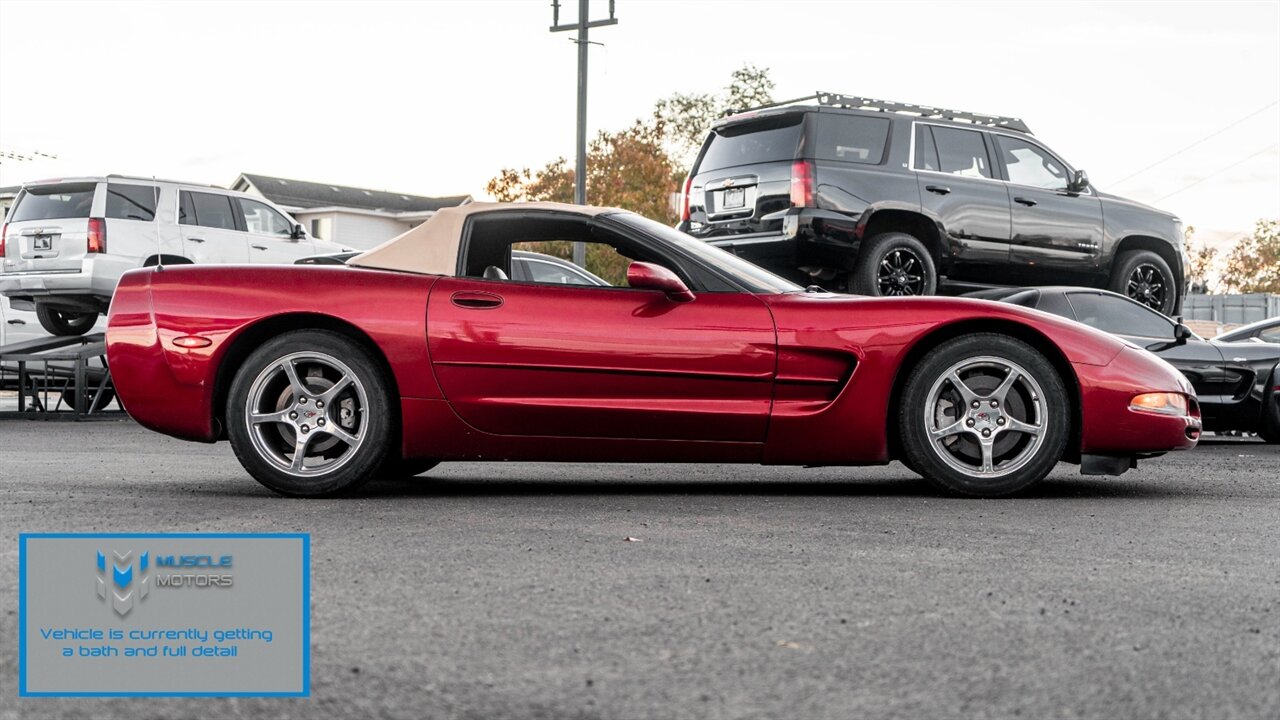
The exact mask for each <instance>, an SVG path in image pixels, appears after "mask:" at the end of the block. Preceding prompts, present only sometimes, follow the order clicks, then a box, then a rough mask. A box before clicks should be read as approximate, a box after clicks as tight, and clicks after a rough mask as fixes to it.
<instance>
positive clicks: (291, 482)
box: [227, 330, 398, 497]
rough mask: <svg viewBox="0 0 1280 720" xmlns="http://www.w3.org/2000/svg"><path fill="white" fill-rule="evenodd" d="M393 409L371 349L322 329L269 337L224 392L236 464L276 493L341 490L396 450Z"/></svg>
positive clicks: (360, 481) (370, 473) (357, 481)
mask: <svg viewBox="0 0 1280 720" xmlns="http://www.w3.org/2000/svg"><path fill="white" fill-rule="evenodd" d="M397 419H398V414H397V413H396V412H395V406H394V405H393V403H392V391H391V386H390V384H389V383H388V381H387V379H386V372H385V370H384V369H383V367H382V365H381V364H380V363H379V361H378V359H377V357H376V356H375V355H373V353H372V352H371V351H370V349H369V348H368V347H367V346H365V345H364V344H362V343H359V342H357V341H355V340H353V339H352V338H350V337H347V336H344V335H341V334H338V333H335V332H329V331H324V330H298V331H294V332H290V333H285V334H283V335H280V336H278V337H276V338H273V339H271V340H269V341H267V342H266V343H264V344H263V345H262V347H260V348H258V349H257V350H256V351H254V352H253V353H252V354H250V355H249V357H248V358H246V359H245V361H244V362H243V363H242V364H241V366H240V368H239V370H238V371H237V373H236V376H235V379H234V381H233V382H232V385H231V390H230V392H229V394H228V396H227V434H228V436H229V437H230V439H231V447H232V448H233V449H234V450H235V453H236V457H238V458H239V459H240V463H241V464H242V465H244V467H245V469H246V470H248V471H249V472H250V474H252V475H253V476H254V478H256V479H257V480H258V482H261V483H262V484H263V485H266V486H267V487H269V488H271V489H272V490H275V491H276V492H279V493H283V494H285V495H297V496H304V497H318V496H324V495H334V494H338V493H343V492H348V491H350V490H353V489H355V488H356V487H359V486H360V485H361V484H363V483H364V482H366V481H367V480H369V479H371V478H373V477H375V476H376V475H377V474H378V473H379V471H380V470H381V469H382V468H383V467H385V466H386V465H387V464H388V463H389V462H391V461H392V460H394V459H396V458H397V457H398V456H397V454H396V453H395V450H394V447H393V446H394V441H395V438H396V422H397Z"/></svg>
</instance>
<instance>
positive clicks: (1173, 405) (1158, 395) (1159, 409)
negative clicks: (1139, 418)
mask: <svg viewBox="0 0 1280 720" xmlns="http://www.w3.org/2000/svg"><path fill="white" fill-rule="evenodd" d="M1129 409H1130V410H1138V411H1141V412H1153V413H1159V414H1161V415H1179V416H1181V415H1186V414H1187V396H1186V395H1183V394H1181V393H1170V392H1154V393H1143V394H1141V395H1135V396H1134V398H1133V399H1132V400H1130V401H1129Z"/></svg>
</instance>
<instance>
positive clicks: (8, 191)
mask: <svg viewBox="0 0 1280 720" xmlns="http://www.w3.org/2000/svg"><path fill="white" fill-rule="evenodd" d="M21 189H22V186H21V185H7V186H5V187H0V197H3V196H5V195H17V194H18V191H19V190H21Z"/></svg>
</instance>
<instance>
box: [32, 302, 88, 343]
mask: <svg viewBox="0 0 1280 720" xmlns="http://www.w3.org/2000/svg"><path fill="white" fill-rule="evenodd" d="M36 317H37V318H39V319H40V327H42V328H44V329H45V330H46V331H48V332H49V334H50V335H59V336H62V337H74V336H76V335H83V334H85V333H87V332H89V331H90V330H92V329H93V326H94V323H96V322H98V313H96V312H76V311H74V310H57V309H55V308H51V307H49V306H48V305H44V304H41V303H37V304H36Z"/></svg>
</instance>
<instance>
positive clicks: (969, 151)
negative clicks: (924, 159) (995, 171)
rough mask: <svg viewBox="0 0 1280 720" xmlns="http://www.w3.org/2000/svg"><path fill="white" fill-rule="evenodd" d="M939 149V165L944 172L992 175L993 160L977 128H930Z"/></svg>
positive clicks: (974, 175)
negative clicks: (988, 154) (989, 156)
mask: <svg viewBox="0 0 1280 720" xmlns="http://www.w3.org/2000/svg"><path fill="white" fill-rule="evenodd" d="M930 129H931V130H932V131H933V141H934V144H935V145H936V147H937V151H938V165H939V167H940V168H941V170H942V172H944V173H951V174H952V175H963V176H966V177H984V178H990V177H991V161H990V160H989V159H988V158H987V145H986V143H985V142H983V140H982V133H980V132H977V131H975V130H962V129H959V128H949V127H941V126H939V125H935V126H932V127H931V128H930Z"/></svg>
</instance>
